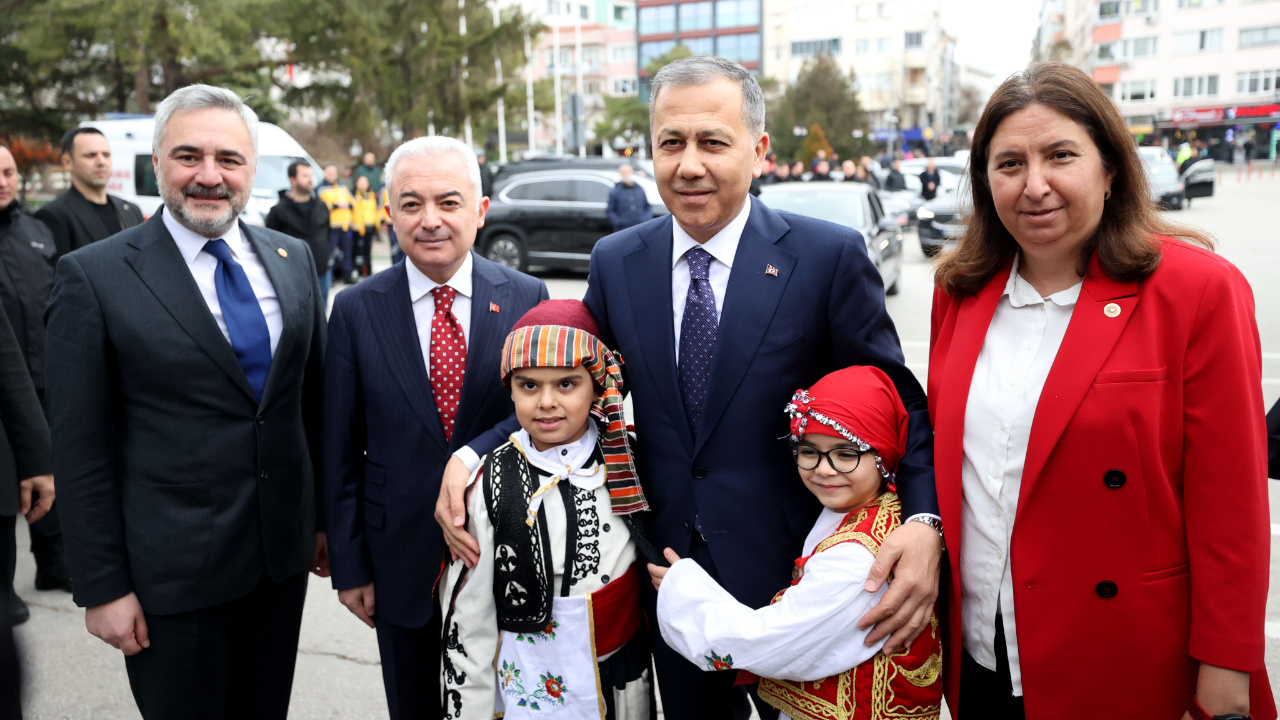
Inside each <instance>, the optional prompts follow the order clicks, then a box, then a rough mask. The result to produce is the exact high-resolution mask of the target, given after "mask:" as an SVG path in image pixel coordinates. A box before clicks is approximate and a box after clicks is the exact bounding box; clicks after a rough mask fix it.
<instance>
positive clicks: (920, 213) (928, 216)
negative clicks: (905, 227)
mask: <svg viewBox="0 0 1280 720" xmlns="http://www.w3.org/2000/svg"><path fill="white" fill-rule="evenodd" d="M916 217H917V218H919V219H920V220H932V219H933V211H932V210H930V209H929V208H926V207H922V208H920V209H919V210H917V211H916Z"/></svg>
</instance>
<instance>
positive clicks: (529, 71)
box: [524, 33, 538, 152]
mask: <svg viewBox="0 0 1280 720" xmlns="http://www.w3.org/2000/svg"><path fill="white" fill-rule="evenodd" d="M530 44H531V43H530V42H529V33H525V34H524V96H525V112H526V113H528V116H529V121H528V122H529V150H528V151H527V152H533V150H534V148H535V147H536V145H535V142H536V141H535V138H536V137H537V136H538V119H537V118H536V117H534V114H533V63H534V58H533V50H532V48H531V47H530Z"/></svg>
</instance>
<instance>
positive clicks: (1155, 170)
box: [1142, 153, 1178, 177]
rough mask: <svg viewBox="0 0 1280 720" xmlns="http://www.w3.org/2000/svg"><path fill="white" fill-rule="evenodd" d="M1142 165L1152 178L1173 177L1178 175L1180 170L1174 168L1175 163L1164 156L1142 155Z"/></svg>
mask: <svg viewBox="0 0 1280 720" xmlns="http://www.w3.org/2000/svg"><path fill="white" fill-rule="evenodd" d="M1142 164H1143V166H1144V167H1146V169H1147V174H1148V175H1150V176H1151V177H1173V176H1174V175H1177V174H1178V169H1177V168H1176V167H1174V166H1173V161H1172V160H1170V159H1169V156H1167V155H1164V154H1159V155H1157V154H1155V153H1142Z"/></svg>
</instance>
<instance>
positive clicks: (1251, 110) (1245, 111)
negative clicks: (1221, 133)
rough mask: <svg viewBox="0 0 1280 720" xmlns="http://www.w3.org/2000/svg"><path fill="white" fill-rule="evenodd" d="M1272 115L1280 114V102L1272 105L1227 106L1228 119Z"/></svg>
mask: <svg viewBox="0 0 1280 720" xmlns="http://www.w3.org/2000/svg"><path fill="white" fill-rule="evenodd" d="M1272 115H1280V103H1272V104H1270V105H1253V106H1250V107H1233V108H1227V119H1228V120H1239V119H1240V118H1261V117H1271V116H1272Z"/></svg>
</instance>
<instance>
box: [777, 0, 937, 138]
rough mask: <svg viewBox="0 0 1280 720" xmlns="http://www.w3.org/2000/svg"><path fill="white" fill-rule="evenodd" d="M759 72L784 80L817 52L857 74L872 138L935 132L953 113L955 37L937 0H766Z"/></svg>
mask: <svg viewBox="0 0 1280 720" xmlns="http://www.w3.org/2000/svg"><path fill="white" fill-rule="evenodd" d="M764 32H765V57H764V72H765V74H766V75H767V76H768V77H771V78H773V79H775V80H777V81H778V83H779V84H781V85H786V84H789V83H792V82H794V81H795V79H796V77H797V76H798V75H799V74H800V70H801V68H802V67H804V63H805V62H806V61H808V60H809V59H810V58H812V57H814V56H815V55H818V54H820V53H821V54H826V55H830V56H831V57H833V58H835V59H836V60H838V61H839V62H840V64H841V65H843V66H844V67H845V69H846V70H852V71H853V72H854V73H855V74H856V76H857V80H858V89H859V92H858V99H859V101H860V102H861V104H862V107H863V109H864V110H866V112H867V116H868V120H869V122H870V124H871V128H872V130H873V131H875V133H876V138H877V140H880V141H882V142H884V141H889V140H890V139H893V138H897V139H900V140H902V141H905V142H909V143H926V142H930V143H931V142H933V141H935V140H939V139H942V138H943V136H944V135H946V134H947V133H949V132H950V130H951V128H952V127H953V125H954V123H955V120H956V112H957V107H956V103H955V96H956V92H957V90H958V77H957V68H956V65H955V46H956V41H955V39H954V38H953V37H951V36H950V35H948V34H947V33H946V32H944V31H943V28H942V0H769V1H768V4H767V12H766V17H765V21H764Z"/></svg>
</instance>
